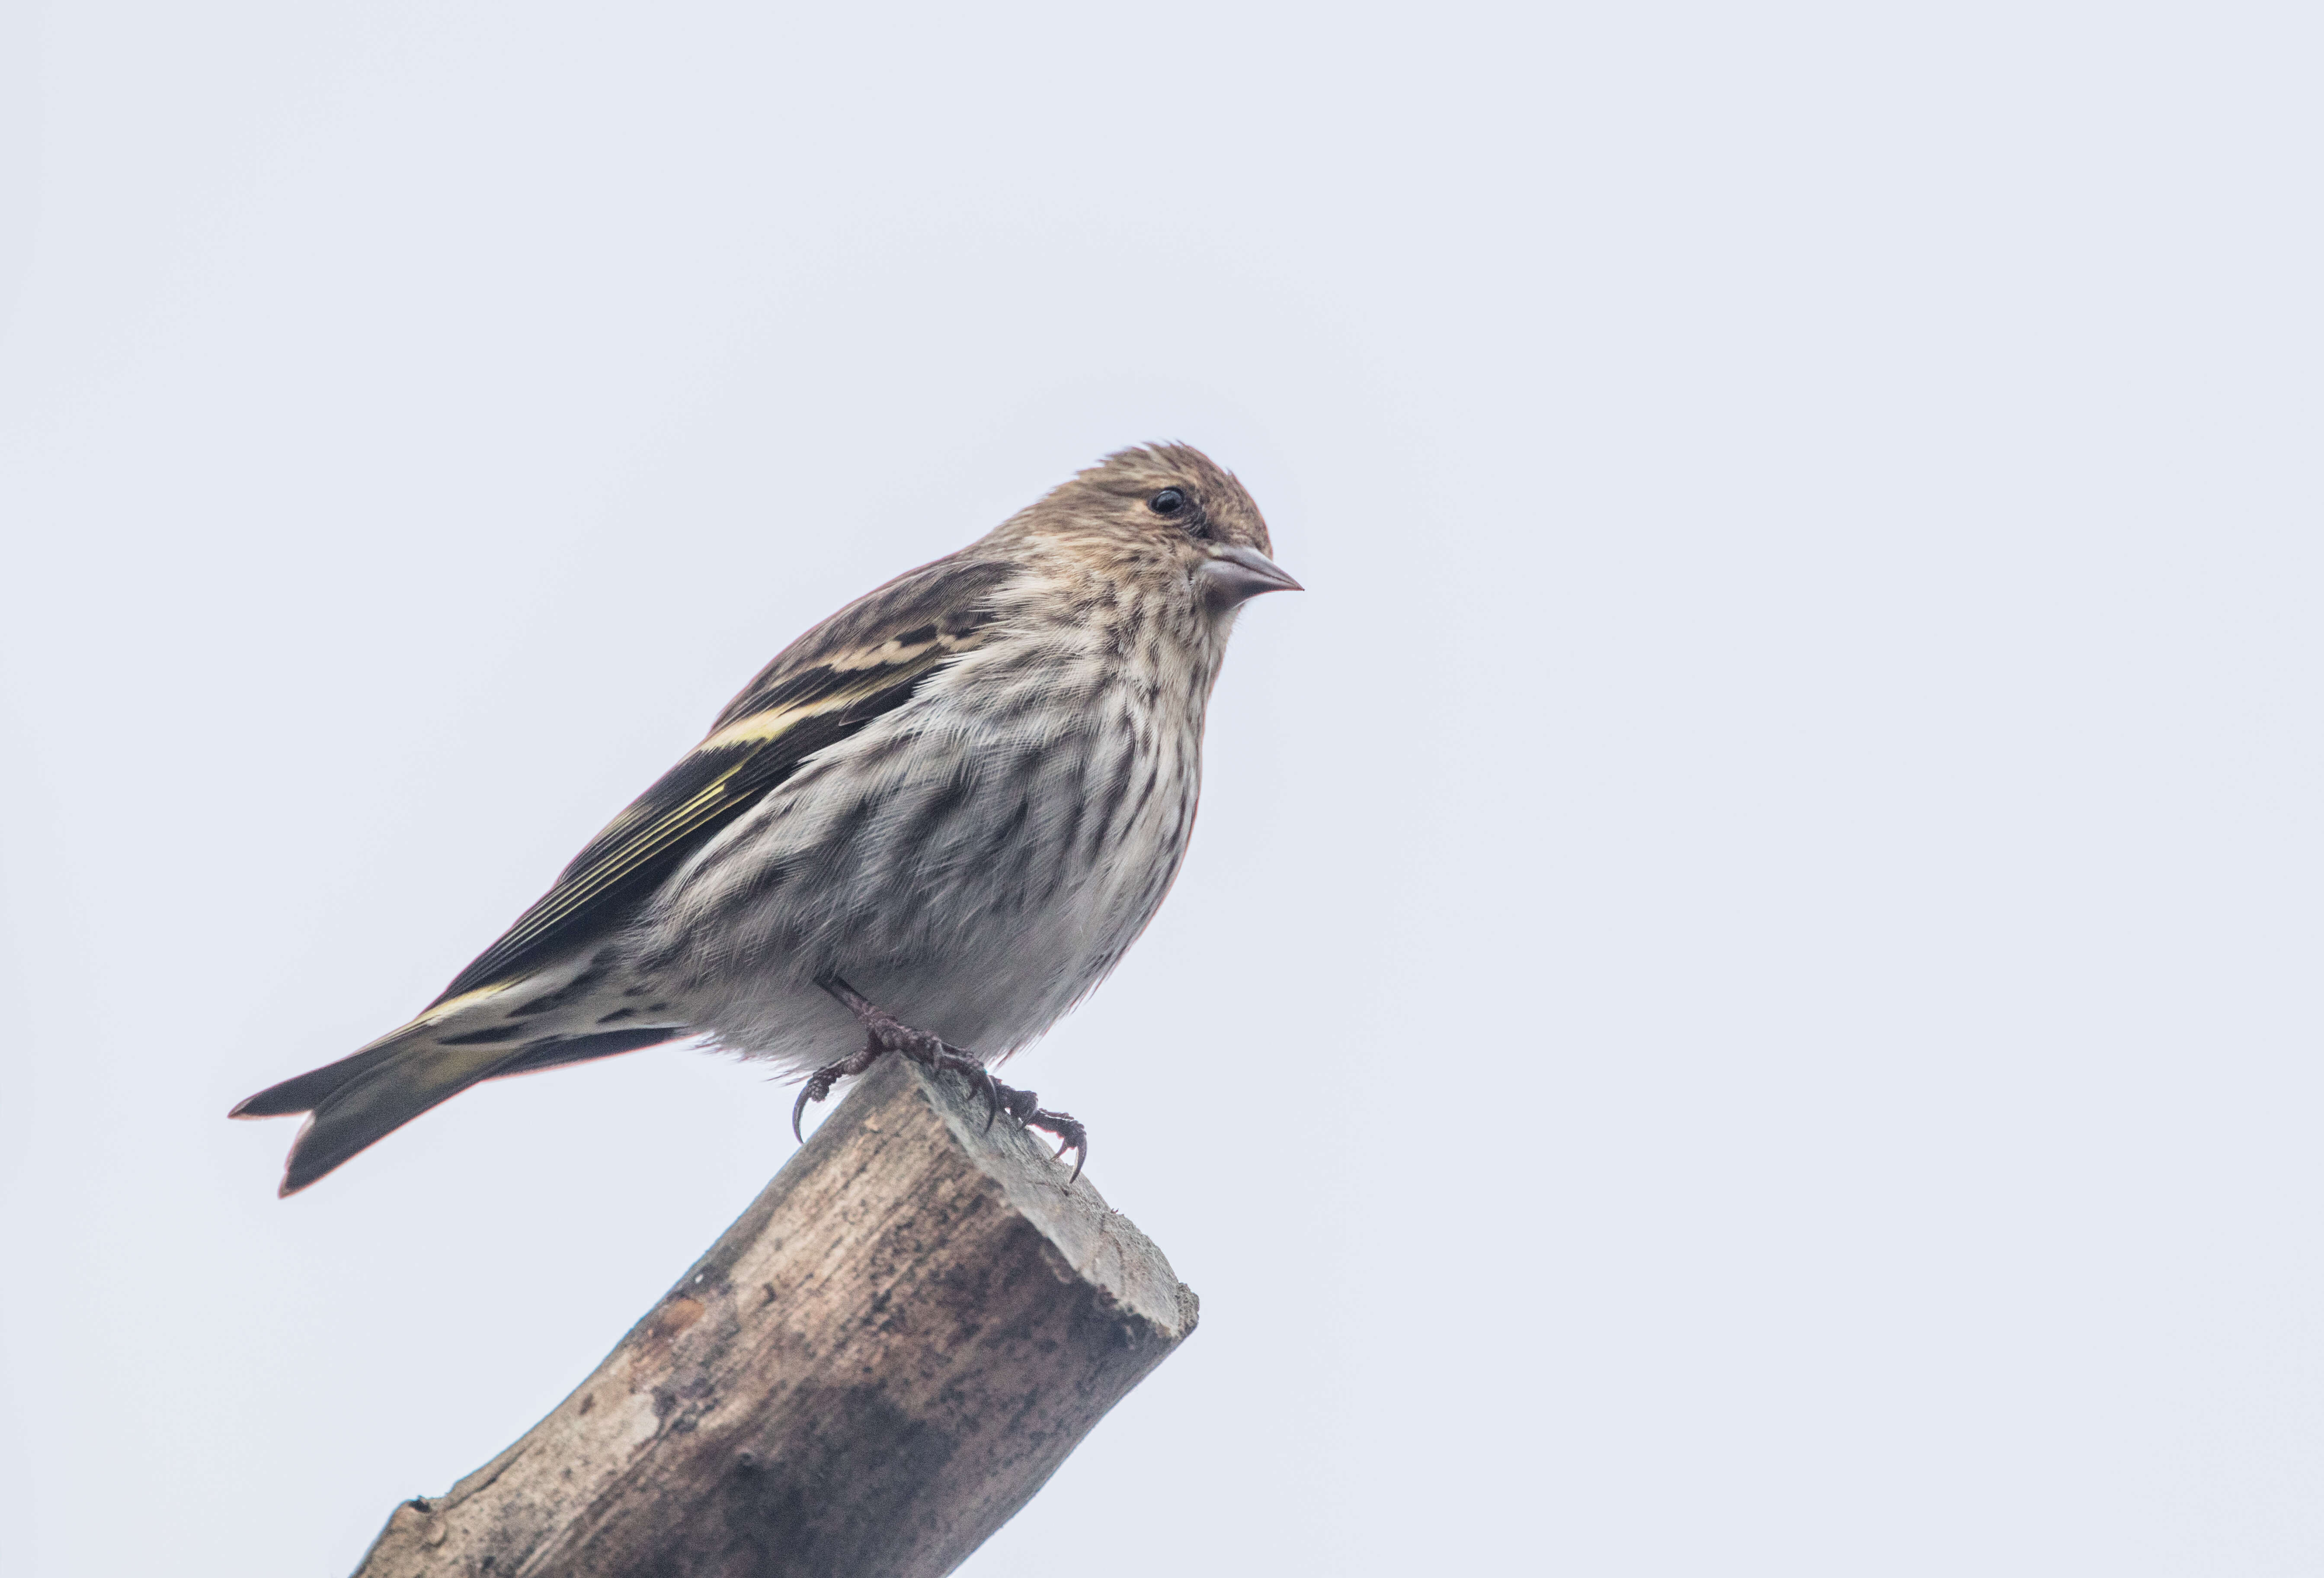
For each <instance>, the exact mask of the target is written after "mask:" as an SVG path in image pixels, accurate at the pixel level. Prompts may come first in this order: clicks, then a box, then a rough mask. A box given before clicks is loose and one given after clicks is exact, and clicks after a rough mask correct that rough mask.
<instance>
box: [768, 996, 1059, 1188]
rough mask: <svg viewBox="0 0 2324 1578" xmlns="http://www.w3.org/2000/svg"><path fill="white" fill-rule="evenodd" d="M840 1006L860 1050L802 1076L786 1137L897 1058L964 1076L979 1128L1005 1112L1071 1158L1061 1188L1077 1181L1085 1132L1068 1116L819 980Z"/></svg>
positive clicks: (967, 1055) (975, 1060) (969, 1057)
mask: <svg viewBox="0 0 2324 1578" xmlns="http://www.w3.org/2000/svg"><path fill="white" fill-rule="evenodd" d="M816 985H818V986H820V987H822V988H823V989H824V990H825V992H829V993H831V995H832V996H834V997H835V998H837V999H838V1000H839V1001H841V1002H842V1003H844V1004H845V1005H846V1007H847V1010H848V1012H850V1013H852V1014H853V1015H854V1016H855V1018H856V1020H857V1022H859V1023H860V1024H862V1027H863V1030H864V1038H863V1049H862V1051H860V1052H857V1053H856V1054H854V1056H853V1057H843V1058H841V1059H840V1060H839V1061H838V1062H836V1063H826V1064H825V1065H824V1066H822V1067H821V1068H818V1069H816V1071H815V1072H814V1073H813V1074H810V1075H807V1083H806V1084H803V1085H801V1086H799V1094H798V1101H796V1102H794V1103H791V1133H792V1135H793V1136H794V1137H798V1135H799V1121H800V1119H801V1118H803V1117H804V1116H806V1113H807V1103H809V1102H819V1101H821V1100H823V1099H824V1098H825V1096H827V1095H829V1094H831V1087H832V1086H834V1085H835V1084H838V1083H839V1082H840V1081H841V1080H843V1079H850V1078H853V1076H854V1075H859V1074H862V1072H863V1071H864V1070H865V1069H867V1068H869V1067H871V1066H872V1065H873V1064H875V1063H877V1062H879V1061H880V1059H881V1058H882V1057H886V1056H887V1055H888V1054H889V1053H890V1052H895V1053H899V1054H901V1055H902V1056H904V1057H908V1058H910V1059H911V1060H912V1061H913V1062H915V1063H918V1064H919V1065H921V1066H923V1067H927V1068H948V1069H951V1070H952V1071H953V1072H954V1073H956V1074H964V1075H967V1076H968V1078H969V1082H970V1083H971V1084H974V1085H975V1086H977V1087H978V1088H979V1089H980V1090H982V1092H983V1093H984V1126H985V1127H986V1128H987V1129H990V1128H991V1127H992V1121H993V1119H994V1118H996V1117H998V1116H1000V1114H1001V1113H1002V1112H1007V1113H1008V1114H1009V1115H1010V1117H1012V1118H1014V1119H1016V1120H1017V1121H1019V1123H1022V1124H1023V1125H1024V1126H1025V1127H1026V1128H1028V1129H1045V1130H1048V1132H1050V1133H1051V1134H1054V1135H1056V1137H1057V1142H1058V1143H1057V1157H1058V1159H1059V1160H1063V1159H1064V1158H1065V1152H1067V1151H1069V1150H1070V1151H1072V1152H1073V1153H1074V1176H1073V1177H1072V1178H1070V1179H1068V1180H1066V1182H1067V1186H1071V1185H1072V1184H1073V1183H1074V1182H1076V1181H1078V1180H1079V1179H1080V1177H1081V1176H1082V1164H1083V1163H1084V1162H1085V1161H1087V1160H1089V1130H1087V1129H1084V1127H1082V1123H1081V1120H1079V1119H1078V1118H1075V1117H1074V1115H1073V1114H1072V1113H1071V1112H1049V1111H1048V1110H1047V1109H1046V1108H1044V1107H1043V1106H1042V1105H1041V1098H1040V1097H1039V1096H1037V1095H1036V1094H1033V1093H1032V1092H1031V1091H1020V1090H1019V1089H1018V1088H1017V1087H1016V1086H1014V1085H1007V1084H1001V1082H1000V1081H999V1080H997V1079H995V1078H993V1077H992V1071H991V1069H989V1068H987V1067H985V1066H984V1059H983V1058H982V1057H977V1056H976V1055H975V1054H974V1053H973V1052H964V1051H962V1050H961V1049H960V1048H959V1047H954V1046H953V1045H951V1044H950V1043H948V1042H946V1041H945V1040H943V1039H941V1038H938V1037H936V1036H931V1035H929V1034H928V1033H927V1031H926V1030H916V1029H913V1028H912V1027H911V1026H909V1025H908V1024H905V1023H904V1022H903V1021H902V1020H899V1019H897V1018H896V1016H895V1015H893V1014H891V1013H890V1012H889V1011H888V1010H885V1009H883V1008H881V1007H880V1006H879V1005H878V1004H876V1003H874V1002H872V1001H871V999H869V998H867V997H865V996H864V995H863V994H862V992H858V991H856V990H855V988H853V986H850V985H849V984H847V983H846V982H844V981H842V980H841V979H840V978H839V977H838V976H836V975H825V976H824V977H823V978H822V979H821V980H820V981H818V982H816Z"/></svg>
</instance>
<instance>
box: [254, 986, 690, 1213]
mask: <svg viewBox="0 0 2324 1578" xmlns="http://www.w3.org/2000/svg"><path fill="white" fill-rule="evenodd" d="M454 1022H455V1023H457V1020H456V1021H454ZM453 1028H454V1024H447V1023H446V1022H444V1021H442V1020H431V1019H430V1018H422V1019H420V1020H414V1021H413V1022H412V1023H410V1024H409V1025H406V1026H404V1027H403V1028H402V1029H400V1030H396V1031H394V1032H392V1033H391V1034H389V1035H386V1036H383V1037H381V1038H379V1039H378V1040H376V1041H374V1042H373V1043H372V1044H371V1045H370V1046H368V1047H364V1049H363V1050H362V1051H360V1052H357V1053H355V1054H353V1055H352V1056H350V1057H342V1058H340V1059H339V1060H338V1061H337V1063H327V1064H325V1065H324V1066H322V1067H320V1068H317V1069H312V1070H309V1072H307V1073H305V1074H302V1075H299V1076H298V1077H297V1078H295V1079H286V1080H284V1081H283V1082H282V1083H281V1084H277V1085H270V1086H268V1087H267V1088H266V1089H264V1090H263V1091H260V1092H259V1093H258V1094H256V1095H254V1096H251V1097H249V1098H248V1099H246V1100H244V1101H243V1102H242V1103H239V1104H238V1105H236V1106H235V1109H234V1110H233V1111H232V1112H229V1113H227V1114H226V1115H227V1116H228V1117H230V1118H280V1117H288V1116H290V1115H291V1114H293V1113H297V1112H305V1113H308V1114H309V1117H308V1119H307V1121H306V1123H305V1124H304V1126H302V1127H301V1128H300V1130H299V1137H298V1139H296V1140H292V1141H291V1157H290V1159H289V1161H288V1162H286V1163H285V1164H284V1166H283V1168H282V1187H281V1193H282V1194H284V1195H295V1194H297V1193H298V1192H299V1191H300V1190H301V1189H303V1188H305V1187H306V1186H308V1185H309V1184H311V1183H313V1182H314V1181H315V1180H316V1179H318V1178H319V1177H322V1176H323V1175H324V1174H326V1173H327V1172H329V1171H330V1170H331V1169H332V1168H334V1167H337V1166H338V1165H339V1164H340V1163H341V1162H344V1161H346V1159H347V1158H350V1157H352V1156H354V1155H355V1153H356V1152H357V1151H359V1150H362V1149H364V1147H366V1146H368V1145H370V1144H372V1143H373V1142H374V1141H375V1140H382V1139H384V1138H385V1137H386V1136H387V1135H389V1134H391V1133H392V1132H393V1131H394V1130H398V1129H401V1127H403V1125H404V1124H406V1123H409V1122H410V1121H411V1120H413V1119H414V1118H417V1117H418V1116H420V1113H422V1112H426V1111H428V1109H429V1108H430V1107H433V1106H436V1105H438V1103H443V1102H447V1101H449V1100H451V1099H452V1098H453V1097H454V1096H456V1095H458V1094H460V1093H461V1092H462V1091H464V1090H466V1089H467V1088H468V1087H469V1086H470V1085H472V1084H480V1083H482V1082H483V1081H484V1080H487V1079H498V1078H501V1077H502V1076H503V1075H511V1074H530V1073H531V1072H532V1071H533V1070H535V1069H539V1068H553V1067H556V1066H558V1065H559V1064H565V1063H580V1062H584V1061H586V1060H587V1059H589V1058H593V1057H612V1056H613V1055H614V1054H615V1053H617V1052H632V1051H635V1050H636V1049H637V1048H639V1047H650V1046H653V1045H655V1044H656V1043H658V1042H662V1041H669V1040H671V1039H674V1038H677V1037H678V1036H681V1035H683V1034H685V1032H684V1031H683V1030H682V1029H669V1028H667V1027H664V1028H659V1029H625V1030H609V1031H599V1032H596V1033H595V1034H582V1035H573V1034H564V1035H559V1034H555V1033H549V1034H536V1035H532V1036H529V1037H526V1038H523V1039H521V1040H518V1039H512V1038H501V1039H498V1044H495V1045H484V1046H479V1045H475V1044H474V1038H473V1037H459V1036H451V1035H447V1034H446V1032H447V1031H448V1030H451V1029H453ZM463 1041H466V1042H467V1043H468V1044H466V1045H463V1044H461V1043H462V1042H463Z"/></svg>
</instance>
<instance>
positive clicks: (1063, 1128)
mask: <svg viewBox="0 0 2324 1578" xmlns="http://www.w3.org/2000/svg"><path fill="white" fill-rule="evenodd" d="M1025 1127H1027V1128H1028V1129H1047V1130H1048V1131H1049V1132H1050V1133H1052V1134H1054V1135H1056V1137H1057V1159H1058V1160H1059V1161H1063V1160H1065V1152H1067V1151H1069V1150H1070V1151H1072V1152H1074V1176H1073V1177H1070V1178H1067V1179H1066V1180H1065V1187H1066V1188H1068V1189H1070V1188H1072V1187H1073V1186H1074V1185H1075V1184H1077V1183H1079V1182H1081V1177H1082V1167H1083V1166H1084V1164H1085V1163H1087V1162H1088V1160H1089V1130H1086V1129H1084V1128H1083V1127H1082V1123H1081V1120H1080V1119H1078V1118H1076V1117H1074V1115H1073V1114H1072V1113H1071V1112H1035V1113H1034V1114H1033V1115H1032V1116H1031V1117H1029V1118H1028V1119H1026V1120H1025Z"/></svg>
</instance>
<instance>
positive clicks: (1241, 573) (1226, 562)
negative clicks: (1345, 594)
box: [1202, 544, 1307, 608]
mask: <svg viewBox="0 0 2324 1578" xmlns="http://www.w3.org/2000/svg"><path fill="white" fill-rule="evenodd" d="M1202 575H1203V580H1204V581H1205V582H1207V583H1208V584H1209V586H1210V587H1211V595H1213V596H1214V597H1216V598H1218V599H1219V600H1220V601H1221V602H1222V603H1224V604H1226V605H1227V606H1228V607H1230V608H1231V607H1233V606H1234V605H1235V604H1238V603H1242V602H1246V601H1248V600H1249V599H1250V598H1253V597H1256V596H1258V595H1259V594H1260V593H1261V592H1304V591H1305V590H1306V589H1307V588H1306V587H1305V586H1301V585H1300V584H1299V583H1298V582H1296V581H1295V580H1293V579H1292V578H1291V577H1290V574H1289V573H1288V572H1287V571H1286V570H1285V569H1284V568H1283V567H1282V566H1281V565H1279V564H1277V563H1276V562H1275V561H1274V560H1273V559H1271V558H1268V557H1267V556H1266V555H1265V554H1263V553H1261V552H1259V549H1255V548H1241V547H1238V546H1235V545H1233V544H1227V545H1224V546H1222V547H1218V548H1214V549H1212V550H1211V558H1210V562H1209V563H1207V564H1205V565H1203V570H1202Z"/></svg>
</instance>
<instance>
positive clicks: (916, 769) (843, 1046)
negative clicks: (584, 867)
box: [637, 734, 1199, 1068]
mask: <svg viewBox="0 0 2324 1578" xmlns="http://www.w3.org/2000/svg"><path fill="white" fill-rule="evenodd" d="M1198 774H1199V763H1198V759H1197V758H1196V756H1195V754H1194V750H1193V749H1189V748H1185V747H1183V746H1182V745H1181V743H1180V742H1179V741H1177V740H1176V739H1171V740H1169V741H1168V743H1167V745H1161V744H1157V743H1155V741H1154V736H1152V735H1150V734H1149V735H1144V736H1137V735H1133V736H1130V737H1127V738H1124V739H1122V740H1120V742H1119V743H1118V744H1117V745H1116V747H1115V748H1114V749H1112V750H1111V751H1109V750H1107V749H1106V748H1104V746H1102V745H1100V744H1093V743H1091V742H1090V741H1088V740H1086V739H1084V738H1082V737H1078V736H1066V737H1065V738H1061V739H1053V740H1028V739H1023V738H1020V739H1019V740H1017V741H1016V742H1014V743H1011V744H1010V745H1008V746H1007V747H1005V748H986V749H982V750H972V751H964V750H962V749H960V748H958V743H957V742H954V743H952V745H951V748H945V743H943V742H930V741H927V740H925V739H906V740H903V741H900V742H891V743H890V748H889V749H887V750H886V751H884V752H882V751H878V750H867V751H865V752H861V753H859V754H855V755H847V754H835V756H833V757H831V758H827V759H825V760H823V761H818V762H816V763H815V764H814V765H813V766H811V767H810V768H808V769H807V771H802V772H801V773H800V774H799V775H798V777H796V778H795V779H793V780H791V781H790V782H789V783H788V784H786V785H784V786H783V788H782V789H780V790H779V791H778V792H777V794H776V795H774V796H770V798H769V799H768V801H767V802H766V803H765V804H763V805H762V806H761V807H759V808H758V809H757V811H755V812H754V814H753V815H752V817H750V818H748V819H747V820H746V821H745V822H743V823H742V824H740V825H738V826H737V828H736V829H735V831H734V833H733V835H730V836H729V837H727V838H726V839H724V840H722V841H721V842H719V843H718V844H713V845H712V846H710V848H708V849H706V850H705V852H704V854H703V855H702V856H700V857H697V859H696V861H695V862H694V863H691V864H690V865H689V866H688V867H687V869H685V870H683V871H681V872H679V873H678V875H677V876H676V877H674V878H673V879H672V881H671V882H670V884H669V886H668V887H666V888H665V889H664V891H663V892H662V894H661V895H660V896H659V900H658V901H657V903H656V905H655V906H654V907H653V909H652V910H651V911H650V915H649V917H648V918H647V921H646V924H645V926H644V927H642V928H641V934H640V936H639V937H638V939H637V941H638V943H639V944H640V945H641V947H642V951H643V953H644V955H645V956H646V960H647V963H648V965H649V968H650V973H651V974H653V975H654V976H655V978H656V979H657V981H658V983H659V990H661V991H663V992H665V993H666V994H668V995H670V996H672V997H673V998H675V1000H676V1001H678V1002H680V1003H681V1004H683V1005H684V1006H685V1007H686V1009H687V1012H688V1014H689V1016H690V1018H691V1019H692V1021H693V1022H694V1023H695V1024H696V1026H697V1027H698V1028H700V1029H705V1030H708V1031H710V1032H712V1033H713V1034H714V1035H715V1038H716V1039H717V1041H718V1042H719V1044H721V1045H722V1046H724V1047H727V1048H729V1049H732V1050H734V1051H738V1052H744V1053H750V1054H753V1055H757V1056H763V1057H770V1058H773V1059H776V1060H778V1061H779V1062H781V1063H783V1064H785V1065H788V1066H792V1067H800V1068H804V1067H811V1066H817V1065H819V1064H822V1063H825V1062H829V1061H832V1060H834V1059H835V1058H837V1057H844V1056H845V1055H846V1054H847V1053H849V1052H851V1051H853V1050H854V1048H855V1047H856V1046H857V1045H859V1044H860V1042H861V1034H862V1033H861V1031H860V1030H859V1029H858V1028H857V1027H856V1025H855V1023H854V1021H853V1019H852V1018H851V1017H850V1016H849V1015H848V1014H847V1013H846V1012H845V1010H842V1009H841V1008H840V1007H839V1006H838V1004H837V1003H835V1001H832V1000H831V999H830V997H829V996H828V995H827V994H826V993H825V992H823V991H822V990H821V989H820V988H819V987H818V986H816V980H817V979H818V978H819V977H820V976H821V975H823V974H825V972H830V973H835V974H838V975H840V976H841V977H843V978H844V979H845V980H846V981H847V982H848V983H850V984H851V985H853V986H854V987H855V988H856V989H857V990H858V991H860V992H862V993H863V994H864V995H865V996H867V997H869V998H870V999H871V1000H872V1001H875V1002H877V1003H879V1004H880V1005H881V1007H883V1008H885V1009H887V1010H889V1011H890V1012H891V1013H894V1014H895V1015H897V1016H898V1017H899V1019H902V1020H904V1021H905V1022H906V1023H908V1024H911V1025H914V1026H917V1027H918V1028H920V1029H927V1030H930V1031H933V1032H934V1033H936V1035H939V1036H941V1037H943V1038H945V1040H947V1041H950V1042H952V1043H953V1044H954V1045H955V1046H958V1047H964V1048H967V1049H970V1050H973V1051H976V1052H980V1053H983V1054H986V1055H988V1056H993V1057H998V1056H1002V1055H1005V1054H1007V1053H1008V1052H1010V1051H1013V1050H1015V1049H1016V1048H1018V1047H1021V1046H1023V1045H1024V1044H1026V1043H1027V1042H1028V1041H1030V1040H1032V1039H1034V1038H1037V1036H1039V1035H1040V1034H1041V1033H1042V1032H1043V1031H1044V1030H1046V1029H1048V1028H1049V1026H1050V1025H1051V1024H1053V1023H1055V1022H1056V1020H1057V1019H1058V1018H1060V1017H1061V1016H1062V1015H1063V1014H1064V1013H1065V1011H1066V1010H1068V1009H1070V1008H1071V1007H1072V1006H1073V1005H1074V1003H1075V1002H1076V1001H1079V1000H1080V999H1081V997H1082V996H1083V995H1084V993H1086V992H1088V991H1089V990H1090V989H1091V988H1092V987H1093V986H1094V985H1096V983H1098V982H1099V981H1100V980H1101V979H1102V978H1103V976H1104V975H1105V974H1106V973H1107V972H1108V971H1109V970H1111V968H1112V967H1113V964H1115V963H1116V962H1117V961H1118V960H1119V959H1120V956H1121V955H1122V953H1123V952H1124V951H1125V950H1126V949H1127V948H1128V947H1129V946H1130V943H1131V942H1133V941H1134V940H1136V938H1137V936H1138V934H1139V932H1140V931H1141V930H1143V929H1144V927H1145V926H1146V923H1147V922H1148V920H1149V919H1150V918H1152V916H1153V913H1154V910H1155V909H1156V908H1157V906H1158V905H1159V904H1160V902H1161V900H1162V897H1163V894H1164V893H1165V892H1166V891H1167V889H1168V886H1169V883H1170V880H1171V878H1172V877H1173V876H1174V875H1175V874H1176V870H1177V865H1178V862H1179V859H1180V857H1181V855H1182V854H1184V851H1185V840H1186V835H1187V834H1188V832H1189V831H1190V830H1191V826H1192V823H1193V819H1194V799H1195V795H1196V792H1197V788H1198Z"/></svg>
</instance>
